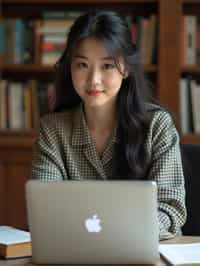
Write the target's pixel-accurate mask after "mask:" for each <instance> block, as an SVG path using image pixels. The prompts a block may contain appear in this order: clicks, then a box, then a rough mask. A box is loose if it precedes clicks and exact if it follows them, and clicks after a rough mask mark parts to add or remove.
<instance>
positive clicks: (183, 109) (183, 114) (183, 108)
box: [179, 78, 190, 134]
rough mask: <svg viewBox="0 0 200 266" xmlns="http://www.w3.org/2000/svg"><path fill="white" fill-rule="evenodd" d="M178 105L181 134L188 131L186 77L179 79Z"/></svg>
mask: <svg viewBox="0 0 200 266" xmlns="http://www.w3.org/2000/svg"><path fill="white" fill-rule="evenodd" d="M179 107H180V122H181V132H182V134H188V133H189V132H190V123H189V119H190V116H189V112H190V110H189V108H190V106H189V87H188V80H187V79H186V78H181V79H180V86H179Z"/></svg>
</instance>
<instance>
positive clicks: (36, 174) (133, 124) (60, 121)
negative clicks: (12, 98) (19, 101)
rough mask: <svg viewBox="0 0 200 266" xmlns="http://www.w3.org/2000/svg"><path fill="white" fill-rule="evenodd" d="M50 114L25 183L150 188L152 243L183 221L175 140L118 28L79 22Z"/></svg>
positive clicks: (100, 16) (122, 24)
mask: <svg viewBox="0 0 200 266" xmlns="http://www.w3.org/2000/svg"><path fill="white" fill-rule="evenodd" d="M56 68H57V82H56V87H57V106H56V107H57V111H58V110H59V112H55V113H53V114H50V115H48V116H46V117H44V118H43V119H42V120H41V128H40V135H39V138H38V140H37V143H36V146H35V150H34V158H33V164H32V178H37V179H42V180H81V179H96V180H108V179H131V180H155V181H156V182H157V186H158V215H159V227H160V239H163V238H169V237H172V236H174V235H176V234H177V233H178V232H179V231H180V228H181V226H182V225H183V224H184V222H185V219H186V209H185V189H184V177H183V170H182V164H181V157H180V150H179V136H178V133H177V131H176V129H175V126H174V124H173V122H172V119H171V117H170V115H169V114H168V112H166V111H165V110H163V109H162V108H161V107H159V106H158V105H155V104H152V103H151V101H150V98H149V97H148V93H147V92H148V91H149V88H148V86H147V82H146V81H145V79H144V75H143V73H142V71H141V67H140V64H139V60H138V55H137V50H136V48H135V46H134V45H133V44H132V41H131V33H130V31H129V28H128V26H127V23H126V21H125V20H124V19H123V18H122V17H121V16H120V15H119V14H117V13H115V12H112V11H96V12H90V13H87V14H85V15H82V16H81V17H79V18H78V19H77V20H76V22H75V23H74V25H73V26H72V28H71V31H70V33H69V35H68V40H67V46H66V49H65V51H64V53H63V55H62V57H61V58H60V60H59V62H58V63H57V65H56Z"/></svg>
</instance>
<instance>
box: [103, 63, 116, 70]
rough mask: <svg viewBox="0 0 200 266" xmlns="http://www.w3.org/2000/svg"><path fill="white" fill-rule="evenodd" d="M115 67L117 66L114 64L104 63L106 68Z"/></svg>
mask: <svg viewBox="0 0 200 266" xmlns="http://www.w3.org/2000/svg"><path fill="white" fill-rule="evenodd" d="M114 67H115V66H114V65H113V64H104V66H103V68H104V69H112V68H114Z"/></svg>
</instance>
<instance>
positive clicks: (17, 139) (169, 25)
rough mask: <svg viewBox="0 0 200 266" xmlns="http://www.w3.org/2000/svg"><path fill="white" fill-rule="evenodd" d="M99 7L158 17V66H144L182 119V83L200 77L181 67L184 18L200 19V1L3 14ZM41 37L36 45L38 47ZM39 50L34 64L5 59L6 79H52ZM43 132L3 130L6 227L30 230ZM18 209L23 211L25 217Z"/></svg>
mask: <svg viewBox="0 0 200 266" xmlns="http://www.w3.org/2000/svg"><path fill="white" fill-rule="evenodd" d="M94 8H103V9H114V10H116V11H120V12H123V13H125V14H126V13H127V14H130V13H131V14H135V15H137V16H144V17H145V16H149V15H150V14H155V15H156V17H157V24H158V28H157V38H156V42H157V50H156V57H157V63H156V64H150V65H145V66H144V71H145V73H146V75H147V76H148V77H149V78H150V79H151V80H152V81H153V83H154V85H155V92H154V94H155V95H156V96H157V98H158V99H159V100H160V102H161V103H162V105H163V106H165V107H167V108H168V109H169V110H170V111H171V112H172V113H173V114H174V115H175V117H176V118H177V121H179V118H180V115H179V105H180V101H179V81H180V78H181V76H182V75H184V74H185V73H189V74H191V75H195V76H198V75H199V76H200V66H197V65H193V66H187V65H181V64H180V47H181V17H182V15H183V14H198V13H199V14H198V15H200V0H196V1H195V0H176V1H166V0H123V1H121V0H29V1H27V0H2V1H1V11H2V14H1V16H2V17H3V18H4V19H8V18H22V19H24V20H25V21H26V20H30V19H31V20H33V21H36V20H41V19H42V14H43V12H44V11H60V10H73V11H83V12H84V11H87V10H91V9H94ZM38 41H39V40H38V39H37V38H36V40H35V45H36V46H37V45H38ZM39 57H40V55H39V53H38V51H37V49H36V51H35V53H34V58H33V62H32V63H31V64H10V63H8V62H4V61H0V72H1V77H2V78H4V79H8V78H14V79H16V80H18V81H20V80H24V78H25V79H29V78H30V79H32V78H34V79H36V80H48V79H49V77H50V76H51V77H52V76H53V68H52V67H50V66H42V65H41V64H40V63H39V59H40V58H39ZM177 126H178V128H179V129H180V124H179V123H178V122H177ZM36 137H37V130H35V129H31V130H28V131H21V132H17V131H9V130H5V131H0V213H1V215H0V224H3V223H6V224H8V225H13V226H16V227H19V228H22V229H26V228H27V222H26V218H25V217H26V214H25V201H24V184H25V182H26V180H27V178H28V176H29V171H30V164H31V158H32V148H33V143H34V141H35V139H36ZM181 141H182V142H184V143H200V134H199V135H198V134H191V133H190V134H186V135H184V136H181ZM16 210H19V214H18V213H17V211H16Z"/></svg>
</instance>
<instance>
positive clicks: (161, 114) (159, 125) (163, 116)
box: [147, 104, 178, 139]
mask: <svg viewBox="0 0 200 266" xmlns="http://www.w3.org/2000/svg"><path fill="white" fill-rule="evenodd" d="M147 112H148V113H149V116H150V127H149V135H151V137H153V138H155V137H158V138H159V137H161V136H162V138H163V137H164V136H165V137H166V138H169V139H170V138H174V137H175V136H176V137H177V135H178V132H177V130H176V127H175V124H174V121H173V118H172V115H171V114H170V112H169V111H168V110H167V109H165V108H163V107H161V106H159V105H155V104H148V105H147Z"/></svg>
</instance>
